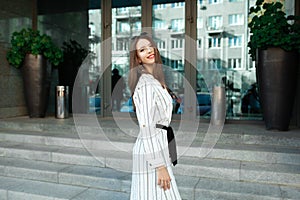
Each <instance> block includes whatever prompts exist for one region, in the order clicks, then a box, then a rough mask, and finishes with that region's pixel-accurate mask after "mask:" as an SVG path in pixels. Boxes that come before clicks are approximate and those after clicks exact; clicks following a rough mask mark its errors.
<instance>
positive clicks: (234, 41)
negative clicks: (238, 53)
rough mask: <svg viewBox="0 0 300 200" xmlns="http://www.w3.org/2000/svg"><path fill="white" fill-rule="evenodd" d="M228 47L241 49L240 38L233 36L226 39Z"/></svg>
mask: <svg viewBox="0 0 300 200" xmlns="http://www.w3.org/2000/svg"><path fill="white" fill-rule="evenodd" d="M228 46H229V47H241V46H242V36H234V37H229V38H228Z"/></svg>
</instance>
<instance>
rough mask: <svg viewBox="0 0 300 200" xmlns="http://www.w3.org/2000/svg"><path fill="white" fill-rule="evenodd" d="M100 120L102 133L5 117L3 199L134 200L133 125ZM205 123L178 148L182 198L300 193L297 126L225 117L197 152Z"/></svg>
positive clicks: (0, 164) (226, 199)
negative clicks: (204, 149) (273, 126)
mask: <svg viewBox="0 0 300 200" xmlns="http://www.w3.org/2000/svg"><path fill="white" fill-rule="evenodd" d="M123 122H124V124H129V123H127V122H126V120H125V121H123ZM99 123H100V124H101V127H102V130H103V132H104V133H105V134H102V135H101V134H99V132H97V128H95V127H93V126H91V125H89V124H86V125H80V126H78V125H77V126H75V125H74V121H73V119H72V118H69V119H63V120H58V119H55V118H44V119H28V118H27V117H20V118H13V119H3V120H0V156H1V157H0V199H1V200H2V199H3V200H27V199H30V200H54V199H55V200H63V199H64V200H65V199H70V200H79V199H82V200H94V199H97V200H100V199H110V200H114V199H116V200H120V199H129V195H130V184H131V173H130V170H131V153H130V152H129V151H128V150H130V149H131V148H132V145H133V143H134V140H135V138H134V137H133V136H131V135H133V134H131V135H129V134H127V133H133V132H134V130H133V128H132V127H131V126H130V125H128V127H127V128H125V129H124V128H123V129H122V130H120V129H118V128H117V127H116V124H115V123H114V122H113V120H107V119H105V120H104V119H100V121H99ZM176 125H177V124H176V123H175V124H174V127H176ZM207 127H208V124H205V123H204V124H201V127H200V128H199V131H198V134H197V135H196V137H195V138H194V139H193V143H192V144H191V145H190V147H189V148H188V149H187V148H184V147H183V146H179V147H178V148H179V152H182V153H181V156H180V159H179V164H178V165H177V166H176V167H175V168H173V170H174V173H175V178H176V181H177V184H178V186H179V189H180V193H181V195H182V198H183V199H186V200H206V199H207V200H212V199H220V200H221V199H222V200H235V199H239V200H240V199H243V200H250V199H251V200H253V199H262V200H264V199H265V200H279V199H280V200H281V199H300V130H299V129H292V130H290V131H288V132H276V131H266V130H264V127H263V126H262V125H260V124H256V125H251V124H247V125H246V124H225V126H224V128H223V131H222V134H221V136H220V138H219V140H218V143H217V145H215V146H214V148H213V150H212V151H211V152H210V153H209V154H208V155H207V156H206V157H205V158H203V157H200V156H198V155H199V152H200V146H201V143H202V141H203V138H204V135H203V134H202V133H204V132H205V130H206V129H207ZM77 130H81V131H80V132H84V134H78V133H77ZM82 130H84V131H82ZM186 134H187V138H188V137H189V134H190V133H188V132H187V133H186ZM180 140H184V138H180Z"/></svg>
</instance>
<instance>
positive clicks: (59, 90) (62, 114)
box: [55, 86, 69, 119]
mask: <svg viewBox="0 0 300 200" xmlns="http://www.w3.org/2000/svg"><path fill="white" fill-rule="evenodd" d="M55 97H56V100H55V102H56V104H55V117H56V118H59V119H64V118H67V117H69V86H56V95H55Z"/></svg>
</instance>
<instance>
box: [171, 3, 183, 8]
mask: <svg viewBox="0 0 300 200" xmlns="http://www.w3.org/2000/svg"><path fill="white" fill-rule="evenodd" d="M183 6H184V2H178V3H172V8H180V7H183Z"/></svg>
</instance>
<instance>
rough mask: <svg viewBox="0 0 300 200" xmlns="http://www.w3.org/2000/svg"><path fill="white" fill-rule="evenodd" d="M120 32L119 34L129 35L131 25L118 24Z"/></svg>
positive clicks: (126, 23) (125, 23)
mask: <svg viewBox="0 0 300 200" xmlns="http://www.w3.org/2000/svg"><path fill="white" fill-rule="evenodd" d="M118 27H119V28H118V32H119V33H128V32H130V25H129V24H128V22H118Z"/></svg>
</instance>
